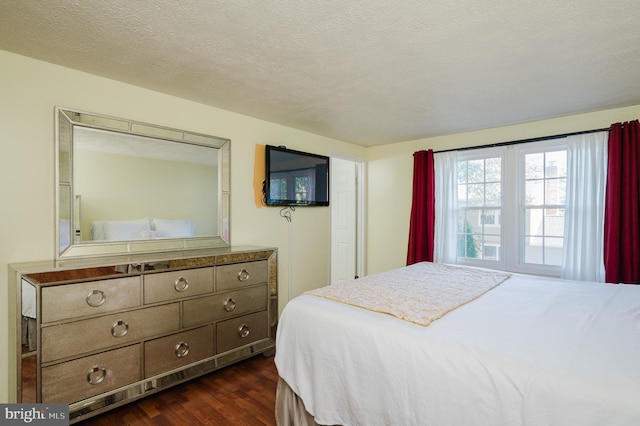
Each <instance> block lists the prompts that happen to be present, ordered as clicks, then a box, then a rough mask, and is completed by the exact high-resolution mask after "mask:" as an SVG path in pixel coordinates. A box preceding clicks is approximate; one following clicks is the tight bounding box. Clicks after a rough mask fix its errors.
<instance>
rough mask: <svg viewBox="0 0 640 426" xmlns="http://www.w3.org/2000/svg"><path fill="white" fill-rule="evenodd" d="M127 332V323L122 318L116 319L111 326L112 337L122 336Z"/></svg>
mask: <svg viewBox="0 0 640 426" xmlns="http://www.w3.org/2000/svg"><path fill="white" fill-rule="evenodd" d="M128 332H129V324H127V323H126V322H124V321H122V320H118V321H117V322H115V323H113V325H112V326H111V335H112V336H113V337H122V336H124V335H125V334H127V333H128Z"/></svg>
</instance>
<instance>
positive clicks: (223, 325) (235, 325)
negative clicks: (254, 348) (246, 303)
mask: <svg viewBox="0 0 640 426" xmlns="http://www.w3.org/2000/svg"><path fill="white" fill-rule="evenodd" d="M268 322H269V317H268V315H267V311H263V312H257V313H255V314H249V315H245V316H243V317H238V318H233V319H228V320H225V321H221V322H219V323H218V324H216V348H217V353H222V352H226V351H229V350H231V349H234V348H238V347H240V346H244V345H248V344H249V343H253V342H256V341H258V340H260V339H265V338H267V337H269V323H268Z"/></svg>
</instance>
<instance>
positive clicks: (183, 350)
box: [174, 342, 189, 358]
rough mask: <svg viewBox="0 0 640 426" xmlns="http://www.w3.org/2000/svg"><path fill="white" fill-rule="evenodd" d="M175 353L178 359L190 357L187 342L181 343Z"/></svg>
mask: <svg viewBox="0 0 640 426" xmlns="http://www.w3.org/2000/svg"><path fill="white" fill-rule="evenodd" d="M174 352H175V353H176V356H177V357H178V358H184V357H185V356H187V355H189V344H188V343H187V342H180V343H178V344H177V345H176V347H175V348H174Z"/></svg>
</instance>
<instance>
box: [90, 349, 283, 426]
mask: <svg viewBox="0 0 640 426" xmlns="http://www.w3.org/2000/svg"><path fill="white" fill-rule="evenodd" d="M277 381H278V373H277V371H276V368H275V364H274V362H273V356H270V357H264V356H262V355H258V356H255V357H253V358H250V359H247V360H245V361H242V362H240V363H238V364H234V365H232V366H228V367H225V368H222V369H220V370H218V371H214V372H212V373H209V374H207V375H205V376H202V377H200V378H197V379H194V380H192V381H190V382H187V383H184V384H180V385H177V386H176V387H173V388H170V389H167V390H165V391H162V392H159V393H157V394H154V395H150V396H148V397H146V398H143V399H141V400H138V401H135V402H132V403H130V404H127V405H125V406H123V407H120V408H116V409H115V410H113V411H109V412H107V413H104V414H100V415H98V416H96V417H93V418H90V419H87V420H84V421H83V422H80V423H78V425H80V426H113V425H118V426H120V425H132V426H133V425H140V426H142V425H154V426H155V425H185V426H186V425H190V426H191V425H193V426H196V425H216V426H218V425H248V426H252V425H256V426H263V425H275V423H276V422H275V417H274V407H275V400H276V384H277Z"/></svg>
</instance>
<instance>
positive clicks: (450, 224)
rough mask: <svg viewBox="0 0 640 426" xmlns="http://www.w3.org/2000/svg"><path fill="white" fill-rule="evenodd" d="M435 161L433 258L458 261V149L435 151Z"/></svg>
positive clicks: (438, 260)
mask: <svg viewBox="0 0 640 426" xmlns="http://www.w3.org/2000/svg"><path fill="white" fill-rule="evenodd" d="M433 163H434V165H433V166H434V171H435V175H436V176H435V177H436V182H435V186H436V226H435V232H434V248H433V252H434V253H433V257H434V258H433V260H434V261H435V262H440V263H456V257H457V253H456V242H457V240H458V239H457V234H458V231H457V227H456V226H457V225H456V222H457V216H456V211H457V209H458V199H457V195H458V188H457V175H458V171H457V170H458V167H457V166H458V153H457V152H456V151H450V152H439V153H435V154H434V155H433Z"/></svg>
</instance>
